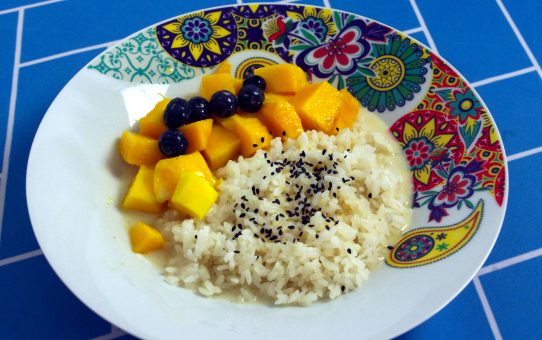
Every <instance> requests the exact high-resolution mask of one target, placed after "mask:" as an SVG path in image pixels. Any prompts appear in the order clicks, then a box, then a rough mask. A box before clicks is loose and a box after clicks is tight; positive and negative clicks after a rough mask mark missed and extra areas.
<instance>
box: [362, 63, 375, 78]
mask: <svg viewBox="0 0 542 340" xmlns="http://www.w3.org/2000/svg"><path fill="white" fill-rule="evenodd" d="M358 71H359V72H360V73H361V74H362V75H364V76H365V77H369V78H372V77H374V76H376V74H375V73H374V71H373V70H371V69H370V68H368V67H361V66H360V67H358Z"/></svg>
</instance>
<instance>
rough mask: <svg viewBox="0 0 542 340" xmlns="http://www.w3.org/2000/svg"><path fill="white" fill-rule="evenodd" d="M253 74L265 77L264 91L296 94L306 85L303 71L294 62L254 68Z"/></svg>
mask: <svg viewBox="0 0 542 340" xmlns="http://www.w3.org/2000/svg"><path fill="white" fill-rule="evenodd" d="M254 75H257V76H260V77H262V78H263V79H265V83H266V84H267V86H266V88H265V91H266V92H269V93H279V94H296V93H297V92H299V91H300V90H301V89H302V88H303V87H305V86H306V85H307V77H306V76H305V72H304V71H303V70H302V69H301V68H300V67H299V66H296V65H294V64H276V65H270V66H265V67H260V68H257V69H255V70H254Z"/></svg>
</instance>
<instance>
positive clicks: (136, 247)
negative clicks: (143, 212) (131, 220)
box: [130, 222, 165, 254]
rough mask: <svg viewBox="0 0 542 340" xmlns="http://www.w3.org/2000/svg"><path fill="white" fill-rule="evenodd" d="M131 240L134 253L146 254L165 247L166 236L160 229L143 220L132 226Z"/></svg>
mask: <svg viewBox="0 0 542 340" xmlns="http://www.w3.org/2000/svg"><path fill="white" fill-rule="evenodd" d="M130 242H131V243H132V251H133V252H134V253H139V254H144V253H148V252H151V251H155V250H159V249H162V248H163V247H164V244H165V241H164V237H163V236H162V234H160V232H159V231H158V230H156V229H155V228H153V227H151V226H150V225H148V224H145V223H143V222H139V223H136V224H135V225H134V226H133V227H132V228H130Z"/></svg>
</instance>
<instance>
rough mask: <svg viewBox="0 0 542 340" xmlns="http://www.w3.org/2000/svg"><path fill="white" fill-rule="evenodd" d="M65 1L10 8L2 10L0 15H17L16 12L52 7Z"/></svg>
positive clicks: (58, 0) (52, 0) (51, 1)
mask: <svg viewBox="0 0 542 340" xmlns="http://www.w3.org/2000/svg"><path fill="white" fill-rule="evenodd" d="M64 1H65V0H49V1H42V2H36V3H35V4H30V5H24V6H19V7H13V8H8V9H4V10H1V11H0V15H2V14H8V13H15V12H18V11H20V10H24V9H29V8H35V7H41V6H46V5H52V4H56V3H57V2H64Z"/></svg>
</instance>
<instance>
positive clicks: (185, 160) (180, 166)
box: [153, 151, 216, 202]
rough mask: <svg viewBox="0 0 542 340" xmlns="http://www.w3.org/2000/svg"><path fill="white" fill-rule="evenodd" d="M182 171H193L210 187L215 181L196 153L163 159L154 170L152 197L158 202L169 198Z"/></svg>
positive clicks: (201, 158)
mask: <svg viewBox="0 0 542 340" xmlns="http://www.w3.org/2000/svg"><path fill="white" fill-rule="evenodd" d="M183 171H193V172H195V173H197V174H198V175H199V176H202V177H203V178H205V179H206V180H207V181H208V182H209V183H210V184H211V185H214V184H215V181H216V179H215V177H214V176H213V173H212V172H211V170H210V169H209V167H208V166H207V163H206V162H205V159H204V158H203V156H202V155H201V153H199V152H198V151H196V152H193V153H190V154H187V155H181V156H177V157H172V158H165V159H162V160H160V161H159V162H158V163H156V167H155V168H154V178H153V184H154V196H155V197H156V200H157V201H158V202H165V201H167V200H168V199H170V198H171V195H173V192H174V191H175V187H176V186H177V182H178V181H179V176H180V175H181V173H182V172H183Z"/></svg>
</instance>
